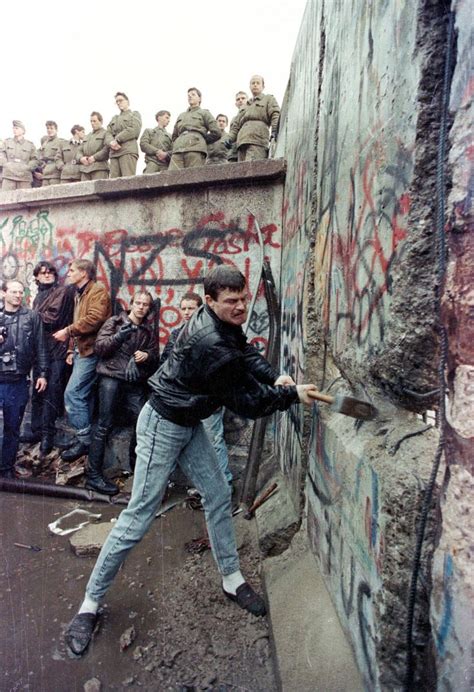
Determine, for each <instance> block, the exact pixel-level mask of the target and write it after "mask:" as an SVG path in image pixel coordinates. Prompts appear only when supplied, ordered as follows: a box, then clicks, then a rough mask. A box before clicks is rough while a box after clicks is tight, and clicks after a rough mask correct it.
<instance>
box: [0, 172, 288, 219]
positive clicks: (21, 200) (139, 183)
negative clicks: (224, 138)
mask: <svg viewBox="0 0 474 692" xmlns="http://www.w3.org/2000/svg"><path fill="white" fill-rule="evenodd" d="M285 174H286V161H285V160H284V159H266V160H264V161H249V162H245V163H233V164H227V165H214V166H201V167H199V168H187V169H183V170H180V171H166V172H164V173H156V174H152V175H135V176H131V177H129V178H114V179H108V180H95V181H90V182H89V181H87V182H83V183H81V182H79V183H67V184H63V185H52V186H48V187H44V188H31V190H13V191H11V192H1V191H0V211H2V210H7V209H24V208H25V207H35V208H38V207H43V206H48V207H50V206H51V205H53V204H64V203H70V202H89V201H93V200H95V201H98V200H104V199H112V198H118V197H129V196H130V195H137V194H138V195H140V196H141V195H148V194H153V195H157V194H166V193H168V192H170V191H174V190H181V191H183V192H184V191H186V190H187V189H191V190H195V189H196V188H203V187H204V188H205V187H209V188H210V187H218V186H222V185H226V186H231V185H236V184H242V183H244V184H248V183H249V181H251V182H252V185H259V184H264V183H267V182H269V181H278V180H284V178H285Z"/></svg>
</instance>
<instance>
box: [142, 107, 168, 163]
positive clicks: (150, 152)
mask: <svg viewBox="0 0 474 692" xmlns="http://www.w3.org/2000/svg"><path fill="white" fill-rule="evenodd" d="M170 118H171V113H170V112H169V111H158V113H157V114H156V115H155V120H156V122H157V123H158V125H157V127H154V128H151V127H149V128H147V129H146V130H145V131H144V133H143V134H142V136H141V139H140V149H141V150H142V151H143V152H144V154H145V163H146V167H145V170H144V171H143V172H144V173H161V172H162V171H166V169H167V168H168V165H169V162H170V158H171V154H170V152H171V149H172V148H173V145H172V143H171V137H170V136H169V134H168V132H167V131H166V126H167V125H169V122H170Z"/></svg>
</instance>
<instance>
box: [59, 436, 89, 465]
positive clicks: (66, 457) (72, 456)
mask: <svg viewBox="0 0 474 692" xmlns="http://www.w3.org/2000/svg"><path fill="white" fill-rule="evenodd" d="M88 452H89V445H85V444H83V443H82V442H79V441H76V442H75V443H74V444H73V445H72V447H69V449H65V450H64V452H62V453H61V459H62V460H63V461H76V459H79V457H83V456H84V455H85V454H87V453H88Z"/></svg>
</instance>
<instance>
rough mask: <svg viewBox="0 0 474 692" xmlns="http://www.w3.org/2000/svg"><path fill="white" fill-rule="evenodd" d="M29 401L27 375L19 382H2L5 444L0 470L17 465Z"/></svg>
mask: <svg viewBox="0 0 474 692" xmlns="http://www.w3.org/2000/svg"><path fill="white" fill-rule="evenodd" d="M27 401H28V382H27V380H26V377H24V378H23V379H22V380H19V381H18V382H0V406H1V407H2V410H3V444H2V459H1V461H0V472H3V471H11V470H13V468H14V467H15V461H16V455H17V452H18V444H19V441H20V427H21V421H22V420H23V414H24V413H25V408H26V404H27Z"/></svg>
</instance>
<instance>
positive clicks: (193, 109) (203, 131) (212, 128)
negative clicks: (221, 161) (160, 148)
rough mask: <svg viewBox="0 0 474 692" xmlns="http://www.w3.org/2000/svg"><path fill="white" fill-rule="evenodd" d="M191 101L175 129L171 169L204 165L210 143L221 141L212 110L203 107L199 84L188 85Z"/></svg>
mask: <svg viewBox="0 0 474 692" xmlns="http://www.w3.org/2000/svg"><path fill="white" fill-rule="evenodd" d="M188 103H189V108H188V110H187V111H184V113H180V115H179V116H178V119H177V120H176V124H175V126H174V129H173V135H172V137H171V139H172V140H173V152H172V155H171V161H170V166H169V168H170V170H173V169H174V170H177V169H180V168H195V167H196V166H203V165H204V164H205V162H206V156H207V145H208V144H212V142H217V140H218V139H220V137H221V134H222V132H221V131H220V130H219V126H218V124H217V122H216V120H215V119H214V117H213V116H212V115H211V114H210V112H209V111H208V110H206V109H205V108H201V92H200V91H199V89H196V87H190V88H189V89H188Z"/></svg>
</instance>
